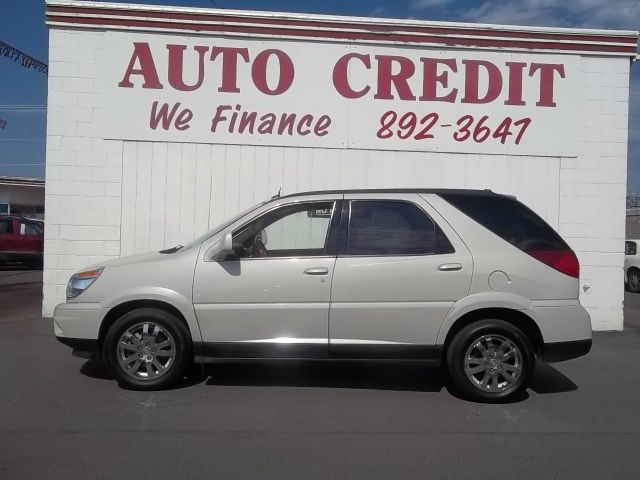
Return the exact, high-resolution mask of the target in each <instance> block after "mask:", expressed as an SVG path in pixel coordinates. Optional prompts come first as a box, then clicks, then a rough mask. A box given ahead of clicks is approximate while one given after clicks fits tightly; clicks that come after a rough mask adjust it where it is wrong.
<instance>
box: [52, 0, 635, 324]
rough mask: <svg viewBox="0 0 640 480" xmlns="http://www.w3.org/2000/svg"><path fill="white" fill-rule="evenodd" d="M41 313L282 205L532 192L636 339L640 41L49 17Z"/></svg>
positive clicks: (487, 30)
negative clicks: (81, 272)
mask: <svg viewBox="0 0 640 480" xmlns="http://www.w3.org/2000/svg"><path fill="white" fill-rule="evenodd" d="M47 23H48V24H49V26H50V52H49V66H50V70H49V97H48V118H47V169H46V187H47V188H46V212H47V217H46V228H45V261H44V262H45V263H44V269H45V271H44V303H43V314H44V315H45V316H50V315H51V314H52V312H53V308H54V306H55V305H56V304H57V303H59V302H62V301H64V298H65V286H66V283H67V280H68V278H69V276H70V275H71V274H73V273H74V272H76V271H77V270H78V269H80V268H83V267H84V266H86V265H88V264H92V263H96V262H101V261H104V260H105V259H111V258H115V257H118V256H124V255H132V254H136V253H142V252H147V251H150V250H160V249H162V248H166V247H170V246H173V245H177V244H185V243H186V242H188V241H190V240H192V239H193V238H195V237H196V236H197V235H199V234H201V233H203V232H205V231H207V230H208V229H209V228H211V227H213V226H214V225H216V224H218V223H219V222H221V221H222V220H224V219H225V218H227V217H230V216H231V215H233V214H235V213H237V212H239V211H240V210H242V209H244V208H246V207H248V206H250V205H252V204H254V203H257V202H259V201H262V200H264V199H266V198H269V197H271V196H273V195H274V194H276V193H277V192H278V191H281V192H282V193H283V194H289V193H294V192H299V191H308V190H323V189H335V188H394V187H420V188H477V189H491V190H494V191H496V192H499V193H505V194H510V195H515V196H517V198H518V199H519V200H520V201H522V202H523V203H525V204H527V205H528V206H530V207H531V208H533V209H534V210H535V211H536V212H537V213H538V214H539V215H541V216H542V217H543V218H545V219H546V221H547V222H549V224H550V225H552V226H553V227H554V228H555V229H556V230H558V231H559V232H560V234H561V235H562V236H563V237H564V238H565V239H566V240H567V242H568V243H569V244H570V245H571V247H572V248H573V249H574V250H575V251H576V253H577V255H578V258H579V260H580V264H581V287H582V290H581V300H582V303H583V305H584V306H585V307H587V308H588V310H589V312H590V314H591V318H592V322H593V327H594V329H597V330H619V329H622V325H623V322H622V302H623V291H624V290H623V271H622V267H623V262H624V235H625V195H626V176H627V141H628V101H629V71H630V66H631V63H632V61H633V60H635V58H636V48H637V40H638V34H637V32H626V31H600V30H574V29H550V28H533V27H507V26H491V25H478V24H454V23H435V22H423V21H408V20H402V21H400V20H386V19H366V18H345V17H329V16H309V15H293V14H280V13H263V12H244V11H230V10H213V9H187V8H168V7H153V6H140V5H123V4H107V3H96V2H69V1H59V0H49V1H48V2H47Z"/></svg>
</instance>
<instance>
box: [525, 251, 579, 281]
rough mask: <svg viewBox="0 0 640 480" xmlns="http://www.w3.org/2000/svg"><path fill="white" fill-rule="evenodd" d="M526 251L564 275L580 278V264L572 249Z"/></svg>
mask: <svg viewBox="0 0 640 480" xmlns="http://www.w3.org/2000/svg"><path fill="white" fill-rule="evenodd" d="M527 253H528V254H529V255H531V256H532V257H533V258H535V259H537V260H540V261H541V262H542V263H544V264H545V265H548V266H550V267H551V268H554V269H556V270H558V271H559V272H562V273H564V274H565V275H569V276H570V277H573V278H580V264H579V263H578V257H576V254H575V253H573V250H569V249H567V250H528V251H527Z"/></svg>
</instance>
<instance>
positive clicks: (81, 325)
mask: <svg viewBox="0 0 640 480" xmlns="http://www.w3.org/2000/svg"><path fill="white" fill-rule="evenodd" d="M103 318H104V311H103V309H102V308H100V304H97V303H61V304H60V305H58V306H57V307H56V309H55V311H54V313H53V331H54V334H55V336H56V339H57V340H58V341H59V342H61V343H63V344H64V345H67V346H68V347H71V348H72V349H73V353H74V354H75V355H77V356H81V357H83V358H86V357H87V356H90V355H92V354H93V353H95V352H97V350H98V337H99V332H100V324H101V323H102V319H103Z"/></svg>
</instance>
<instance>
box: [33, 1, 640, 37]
mask: <svg viewBox="0 0 640 480" xmlns="http://www.w3.org/2000/svg"><path fill="white" fill-rule="evenodd" d="M45 3H46V5H47V6H48V7H49V6H51V7H70V8H96V9H105V10H106V9H109V10H122V11H127V10H129V11H139V12H144V11H153V12H165V13H191V14H215V15H221V16H229V17H247V18H251V17H260V18H273V19H285V20H313V21H320V22H322V21H326V22H331V21H334V22H335V21H340V22H345V23H358V24H366V25H397V26H425V27H426V26H430V27H450V28H461V29H474V30H487V31H509V32H531V33H547V34H554V33H557V34H565V35H572V34H573V35H603V36H604V35H609V36H610V35H614V36H628V37H635V38H637V37H639V36H640V31H638V30H615V29H588V28H565V27H540V26H527V25H500V24H484V23H470V22H442V21H432V20H414V19H395V18H378V17H350V16H343V15H325V14H307V13H294V12H269V11H258V10H231V9H217V8H205V7H177V6H176V7H173V6H164V5H151V4H129V3H109V2H93V1H74V0H46V1H45Z"/></svg>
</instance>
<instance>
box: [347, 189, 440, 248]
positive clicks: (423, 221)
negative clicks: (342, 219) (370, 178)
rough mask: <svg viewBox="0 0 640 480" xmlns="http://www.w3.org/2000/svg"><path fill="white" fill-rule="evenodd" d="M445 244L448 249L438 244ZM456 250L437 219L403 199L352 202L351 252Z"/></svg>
mask: <svg viewBox="0 0 640 480" xmlns="http://www.w3.org/2000/svg"><path fill="white" fill-rule="evenodd" d="M441 243H444V244H446V245H444V248H440V247H439V246H438V245H439V244H441ZM452 251H453V249H452V248H451V245H450V244H449V242H448V240H446V237H444V235H443V234H442V232H440V231H439V229H438V228H437V226H436V225H435V224H434V222H433V220H431V218H429V217H428V216H427V215H426V214H425V213H424V211H422V210H421V209H420V208H419V207H418V206H417V205H414V204H412V203H409V202H402V201H381V200H376V201H369V200H366V201H362V200H354V201H352V202H351V215H350V222H349V235H348V242H347V253H348V255H433V254H435V253H451V252H452Z"/></svg>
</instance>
